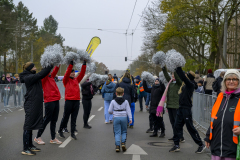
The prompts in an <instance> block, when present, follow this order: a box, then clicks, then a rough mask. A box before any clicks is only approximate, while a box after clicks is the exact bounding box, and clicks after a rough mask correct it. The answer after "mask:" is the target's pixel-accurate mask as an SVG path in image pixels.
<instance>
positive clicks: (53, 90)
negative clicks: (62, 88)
mask: <svg viewBox="0 0 240 160" xmlns="http://www.w3.org/2000/svg"><path fill="white" fill-rule="evenodd" d="M58 70H59V67H55V68H54V69H53V71H52V73H51V75H49V74H48V75H47V76H46V77H44V78H43V79H42V88H43V96H44V103H47V102H53V101H59V100H60V99H61V94H60V92H59V89H58V86H57V84H56V82H55V80H54V77H55V76H56V75H57V73H58Z"/></svg>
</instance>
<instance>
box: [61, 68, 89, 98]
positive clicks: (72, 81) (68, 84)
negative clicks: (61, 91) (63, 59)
mask: <svg viewBox="0 0 240 160" xmlns="http://www.w3.org/2000/svg"><path fill="white" fill-rule="evenodd" d="M72 68H73V65H71V64H69V66H68V68H67V72H66V73H65V75H64V77H63V85H64V86H65V100H80V88H79V83H80V82H81V80H82V79H83V77H84V75H85V72H86V65H82V69H81V72H80V74H79V75H78V76H77V78H70V74H71V72H72Z"/></svg>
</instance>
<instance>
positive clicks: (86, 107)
mask: <svg viewBox="0 0 240 160" xmlns="http://www.w3.org/2000/svg"><path fill="white" fill-rule="evenodd" d="M82 104H83V122H84V126H87V125H88V118H89V115H90V113H91V109H92V100H91V99H89V100H88V99H82Z"/></svg>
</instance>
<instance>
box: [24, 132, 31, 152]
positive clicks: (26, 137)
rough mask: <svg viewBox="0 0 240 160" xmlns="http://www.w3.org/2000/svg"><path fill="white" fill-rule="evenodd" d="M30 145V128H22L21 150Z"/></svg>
mask: <svg viewBox="0 0 240 160" xmlns="http://www.w3.org/2000/svg"><path fill="white" fill-rule="evenodd" d="M32 146H33V144H32V130H23V150H27V149H28V148H29V147H32Z"/></svg>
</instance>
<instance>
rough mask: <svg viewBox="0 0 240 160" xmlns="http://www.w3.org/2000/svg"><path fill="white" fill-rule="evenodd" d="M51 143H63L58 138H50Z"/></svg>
mask: <svg viewBox="0 0 240 160" xmlns="http://www.w3.org/2000/svg"><path fill="white" fill-rule="evenodd" d="M50 143H51V144H62V142H61V141H59V140H58V139H57V138H55V139H54V140H50Z"/></svg>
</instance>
